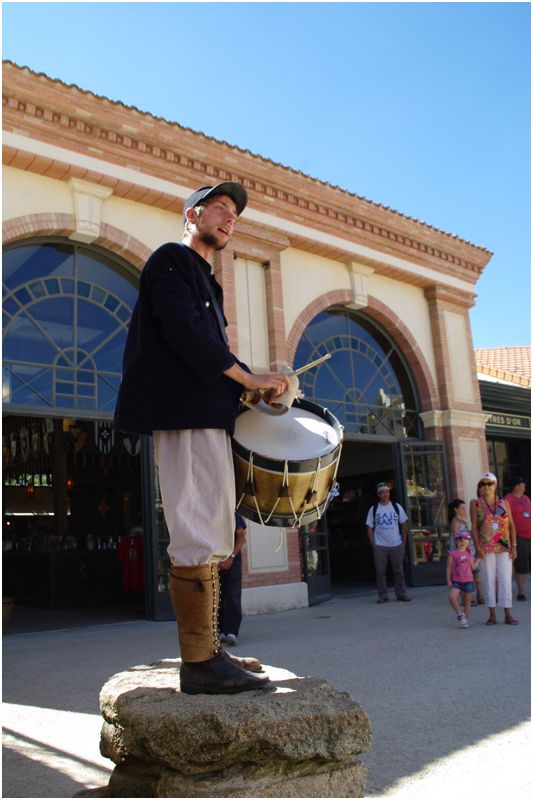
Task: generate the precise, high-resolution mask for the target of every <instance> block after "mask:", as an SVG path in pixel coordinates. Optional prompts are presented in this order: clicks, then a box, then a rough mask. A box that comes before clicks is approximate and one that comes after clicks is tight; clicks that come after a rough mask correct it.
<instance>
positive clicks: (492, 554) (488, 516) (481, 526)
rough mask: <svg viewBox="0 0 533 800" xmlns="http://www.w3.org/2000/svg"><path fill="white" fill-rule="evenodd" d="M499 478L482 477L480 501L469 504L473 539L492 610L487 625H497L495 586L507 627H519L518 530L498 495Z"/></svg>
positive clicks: (478, 498)
mask: <svg viewBox="0 0 533 800" xmlns="http://www.w3.org/2000/svg"><path fill="white" fill-rule="evenodd" d="M497 483H498V481H497V478H496V475H494V474H493V473H492V472H486V473H485V474H484V475H482V477H481V479H480V481H479V483H478V497H477V499H474V500H471V501H470V518H471V520H472V536H473V537H474V544H475V546H476V554H477V556H478V558H481V574H482V576H483V585H484V587H485V593H486V596H487V604H488V606H489V618H488V620H487V621H486V623H485V624H486V625H495V624H496V585H497V586H498V605H499V606H500V608H503V610H504V615H505V616H504V622H505V624H506V625H518V622H517V620H516V619H514V618H513V616H512V615H511V608H512V605H513V592H512V577H513V560H514V559H515V558H516V552H517V551H516V530H515V527H514V523H513V515H512V513H511V509H510V508H509V505H508V504H507V502H506V501H505V500H500V498H499V497H498V495H497V492H496V487H497Z"/></svg>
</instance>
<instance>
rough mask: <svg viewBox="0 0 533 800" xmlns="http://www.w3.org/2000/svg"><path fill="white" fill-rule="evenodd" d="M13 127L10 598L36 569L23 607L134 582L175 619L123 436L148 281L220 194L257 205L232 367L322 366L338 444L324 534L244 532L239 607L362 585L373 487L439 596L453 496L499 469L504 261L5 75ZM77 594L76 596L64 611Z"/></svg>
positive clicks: (132, 114) (230, 268)
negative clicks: (485, 314)
mask: <svg viewBox="0 0 533 800" xmlns="http://www.w3.org/2000/svg"><path fill="white" fill-rule="evenodd" d="M3 109H4V116H3V126H4V139H3V159H4V160H3V163H4V175H3V180H4V206H3V214H4V219H3V241H4V383H3V401H4V405H3V413H4V429H3V454H4V475H5V477H4V498H5V504H4V512H5V513H4V536H6V534H7V541H8V542H11V543H12V544H11V545H9V544H8V551H9V552H8V554H7V555H8V556H9V558H7V559H5V562H6V561H7V562H8V563H7V567H6V569H8V580H9V576H10V575H11V576H14V575H15V574H19V573H18V572H17V570H18V571H20V572H21V573H24V570H26V572H25V573H24V574H28V573H27V570H28V565H29V563H30V562H31V565H32V567H31V568H32V570H34V574H35V576H36V577H35V580H36V581H38V582H39V581H40V582H41V584H43V587H44V588H41V589H40V590H39V591H38V592H37V590H33V589H31V588H30V587H27V589H26V590H25V596H26V599H27V600H28V602H30V601H31V600H32V597H33V600H34V601H35V597H34V596H33V595H35V596H36V595H37V594H38V599H39V602H41V603H42V604H50V603H53V602H55V603H56V604H61V603H63V604H68V603H69V602H70V603H71V604H72V602H73V601H74V600H75V601H76V602H80V603H82V602H90V601H91V599H94V598H95V597H97V596H101V598H102V602H104V601H107V600H108V599H109V598H111V597H119V595H120V596H123V592H124V591H126V589H125V587H126V586H130V589H129V590H130V591H136V589H135V588H133V589H131V586H133V587H135V586H136V587H137V590H140V589H139V587H140V586H141V584H142V588H143V591H144V592H145V596H146V598H145V599H146V607H147V611H148V615H149V616H150V617H155V618H162V617H164V616H165V614H167V613H168V611H169V606H168V597H167V592H166V560H165V527H164V521H163V518H162V511H161V505H160V500H159V497H158V491H157V479H156V475H155V468H154V464H153V454H152V451H151V440H150V438H149V437H148V438H146V439H145V438H142V439H138V440H137V439H136V437H131V436H130V437H124V436H122V435H121V434H119V433H114V432H113V431H112V430H111V427H110V421H111V419H112V416H113V408H114V401H115V398H116V391H117V388H118V384H119V381H120V365H121V355H122V349H123V346H124V341H125V336H126V332H127V326H128V322H129V317H130V315H131V309H132V307H133V304H134V302H135V296H136V286H137V283H138V277H139V272H140V270H141V269H142V266H143V264H144V263H145V261H146V259H147V257H148V256H149V255H150V253H151V252H152V251H153V250H154V249H155V248H156V247H158V246H159V245H161V244H162V243H164V242H166V241H176V240H179V239H180V238H181V232H182V222H181V210H182V205H183V200H184V199H185V198H186V197H187V196H188V195H189V194H190V193H191V191H192V190H194V189H195V188H197V187H198V186H203V185H211V184H215V183H218V182H220V181H224V180H235V181H239V182H240V183H242V184H243V185H244V186H245V187H246V189H247V191H248V195H249V205H248V207H247V209H246V211H245V212H244V214H243V215H242V217H241V218H240V219H239V221H238V224H237V226H236V230H235V234H234V237H233V238H232V240H231V242H230V244H229V245H228V246H227V248H226V249H225V250H223V251H222V252H220V253H218V254H216V256H215V257H214V263H213V269H214V272H215V274H216V277H217V279H218V280H219V282H220V283H221V284H222V287H223V290H224V296H225V311H226V316H227V318H228V320H229V328H228V335H229V340H230V345H231V348H232V350H233V352H235V353H236V354H237V355H238V356H239V358H241V359H242V360H243V361H245V362H247V363H248V364H249V365H250V367H252V368H253V369H254V370H265V369H277V368H280V367H281V366H282V365H284V364H289V365H291V366H294V367H299V366H302V365H304V364H306V363H309V362H310V361H312V360H313V359H314V358H317V357H318V356H320V355H322V354H324V353H326V352H328V353H330V355H331V358H330V359H329V361H327V362H326V363H324V364H322V365H320V366H319V367H317V368H315V369H313V370H310V371H309V372H307V373H304V374H303V375H302V377H301V388H302V389H303V391H304V394H305V396H306V397H307V398H308V399H310V400H313V401H315V402H316V403H318V404H319V405H320V406H321V407H323V408H328V409H329V410H330V411H331V412H332V413H333V414H334V415H335V416H336V417H337V418H338V419H339V421H340V423H341V424H342V425H343V426H344V440H345V441H344V447H343V453H342V456H341V459H340V465H339V470H338V475H337V478H338V482H339V491H338V496H337V497H335V498H334V500H333V501H332V503H331V505H330V508H329V510H328V512H327V514H326V516H325V517H324V518H322V519H321V520H319V521H318V522H317V523H316V524H314V525H310V526H304V527H302V528H300V529H298V528H288V529H279V528H273V527H262V526H261V525H258V524H256V523H254V522H250V523H249V531H248V540H247V546H246V552H245V558H244V605H245V608H246V609H247V611H248V612H254V611H262V610H274V609H279V608H293V607H298V606H302V605H307V604H308V602H317V601H318V600H320V599H321V598H322V597H326V596H329V595H328V592H330V591H331V584H332V583H333V584H334V585H337V586H342V585H343V583H349V582H351V581H360V582H365V581H370V580H371V579H372V564H371V559H370V550H369V547H368V544H367V542H366V532H365V526H364V519H365V518H366V511H367V508H368V507H369V505H371V504H372V503H373V502H374V498H375V483H376V482H377V480H383V479H385V480H389V481H390V482H391V484H392V485H393V487H394V490H395V496H396V499H397V500H399V501H400V502H402V503H403V504H404V505H405V506H406V508H407V510H408V513H409V519H410V525H411V530H410V539H409V576H410V581H411V583H413V584H417V583H424V582H425V583H427V582H433V581H440V580H442V575H443V559H444V555H445V543H446V536H447V520H446V506H447V502H448V499H449V498H450V497H455V496H465V497H471V496H473V492H474V490H475V485H476V482H477V480H478V477H479V475H480V474H481V473H482V472H483V471H484V470H486V469H487V468H488V466H489V461H488V454H487V447H486V441H485V423H486V421H487V418H488V412H487V411H485V410H484V408H483V405H482V400H481V396H480V388H479V383H478V380H477V367H476V362H475V358H474V350H473V344H472V335H471V328H470V320H469V309H470V308H471V307H472V305H473V304H474V302H475V287H476V282H477V280H478V279H479V276H480V275H481V272H482V270H483V269H484V267H485V266H486V265H487V263H488V261H489V260H490V256H491V254H490V252H489V251H488V250H486V249H484V248H482V247H478V246H475V245H473V244H471V243H469V242H466V241H464V240H462V239H460V238H458V237H456V236H453V235H451V234H448V233H445V232H442V231H440V230H437V229H436V228H434V227H432V226H430V225H427V224H425V223H423V222H421V221H418V220H415V219H411V218H409V217H407V216H405V215H403V214H401V213H398V212H396V211H393V210H391V209H389V208H385V207H383V206H381V205H379V204H377V203H373V202H370V201H368V200H366V199H364V198H361V197H358V196H356V195H353V194H350V193H348V192H346V191H343V190H342V189H340V188H338V187H335V186H331V185H329V184H327V183H324V182H321V181H318V180H315V179H313V178H311V177H309V176H306V175H304V174H302V173H300V172H297V171H295V170H292V169H290V168H289V167H286V166H283V165H281V164H276V163H273V162H272V161H270V160H268V159H266V158H263V157H261V156H259V155H254V154H252V153H251V152H249V151H247V150H242V149H239V148H237V147H235V146H232V145H230V144H228V143H226V142H220V141H217V140H215V139H212V138H209V137H208V136H205V135H204V134H202V133H199V132H196V131H192V130H189V129H186V128H183V127H182V126H180V125H179V124H177V123H175V122H170V121H167V120H164V119H161V118H156V117H154V116H152V115H150V114H148V113H145V112H142V111H140V110H138V109H137V108H133V107H127V106H125V105H123V104H122V103H119V102H112V101H110V100H108V99H107V98H105V97H99V96H96V95H94V94H92V93H90V92H87V91H84V90H83V89H81V88H79V87H77V86H68V85H66V84H64V83H62V82H61V81H58V80H54V79H51V78H49V77H48V76H46V75H42V74H36V73H34V72H32V71H30V70H29V69H27V68H21V67H19V66H17V65H15V64H12V63H10V62H6V63H4V93H3ZM141 531H142V532H141ZM136 537H137V538H136ZM141 561H142V562H143V563H144V573H143V574H144V576H145V580H144V583H143V581H142V580H141V577H140V574H141V573H140V571H139V570H140V563H141ZM117 563H118V564H119V566H120V570H119V571H120V579H121V581H122V584H121V586H120V587H118V588H117V586H116V581H117V569H118V568H117ZM54 570H55V571H54ZM136 570H137V572H136ZM44 572H46V575H47V576H48V577H47V581H48V583H47V584H46V587H45V586H44V584H45V583H46V581H44V578H43V574H44ZM137 573H138V574H137ZM59 575H61V576H62V577H61V580H60V579H59V578H58V576H59ZM50 576H52V577H50ZM80 576H81V578H80ZM65 581H66V582H67V583H69V581H70V583H71V584H72V588H71V590H70V592H71V597H70V600H69V599H68V598H67V597H66V594H68V592H67V590H65V591H64V592H63V595H65V596H63V597H62V598H59V599H58V598H56V600H51V599H50V597H51V595H52V594H54V591H55V589H57V584H58V583H60V582H63V583H64V582H65ZM136 581H137V582H136ZM82 584H83V585H82ZM51 587H55V588H51ZM110 587H111V588H110ZM32 591H33V595H32ZM76 592H77V594H76ZM65 593H66V594H65ZM113 593H114V594H113ZM121 593H122V594H121ZM74 595H75V598H74ZM73 598H74V600H73ZM76 598H77V599H76Z"/></svg>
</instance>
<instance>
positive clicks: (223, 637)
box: [220, 633, 229, 644]
mask: <svg viewBox="0 0 533 800" xmlns="http://www.w3.org/2000/svg"><path fill="white" fill-rule="evenodd" d="M220 641H221V642H223V643H224V644H227V643H228V641H229V640H228V637H227V636H226V634H225V633H221V634H220Z"/></svg>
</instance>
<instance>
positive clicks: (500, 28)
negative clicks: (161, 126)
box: [3, 2, 531, 347]
mask: <svg viewBox="0 0 533 800" xmlns="http://www.w3.org/2000/svg"><path fill="white" fill-rule="evenodd" d="M3 39H4V41H3V57H4V58H7V59H10V60H12V61H15V62H16V63H17V64H20V65H26V66H29V67H31V68H32V69H34V70H37V71H43V72H45V73H46V74H48V75H50V76H51V77H54V78H60V79H61V80H63V81H66V82H67V83H76V84H78V85H79V86H80V87H82V88H84V89H89V90H91V91H94V92H96V93H98V94H102V95H105V96H107V97H109V98H111V99H113V100H120V101H122V102H124V103H126V104H131V105H135V106H137V107H138V108H140V109H142V110H143V111H148V112H151V113H153V114H156V115H160V116H162V117H165V118H166V119H169V120H173V121H176V122H179V123H180V124H182V125H185V126H188V127H191V128H193V129H195V130H199V131H202V132H204V133H205V134H207V135H209V136H213V137H215V138H218V139H224V140H226V141H228V142H230V143H231V144H235V145H237V146H238V147H241V148H245V149H249V150H251V151H252V152H254V153H258V154H260V155H262V156H265V157H267V158H271V159H273V160H275V161H279V162H281V163H283V164H286V165H288V166H290V167H293V168H294V169H297V170H302V171H303V172H305V173H307V174H309V175H312V176H313V177H316V178H320V179H322V180H325V181H328V182H330V183H332V184H337V185H339V186H340V187H342V188H343V189H347V190H349V191H351V192H355V193H356V194H359V195H362V196H363V197H367V198H368V199H370V200H373V201H375V202H378V203H383V204H384V205H387V206H390V207H392V208H394V209H396V210H398V211H401V212H402V213H404V214H408V215H410V216H412V217H415V218H417V219H421V220H423V221H425V222H428V223H430V224H431V225H434V226H436V227H437V228H441V229H442V230H445V231H448V232H450V233H454V234H457V235H458V236H460V237H462V238H464V239H467V240H468V241H470V242H473V243H474V244H477V245H481V246H483V247H487V248H488V249H489V250H491V251H493V252H494V257H493V258H492V260H491V261H490V263H489V265H488V267H487V268H486V269H485V273H484V275H483V276H482V278H481V280H480V281H479V283H478V302H477V306H476V307H475V308H474V309H473V310H472V312H471V319H472V327H473V333H474V344H475V346H476V347H497V346H505V345H518V344H529V342H530V299H531V296H530V291H531V290H530V219H531V216H530V6H529V3H9V2H7V3H3Z"/></svg>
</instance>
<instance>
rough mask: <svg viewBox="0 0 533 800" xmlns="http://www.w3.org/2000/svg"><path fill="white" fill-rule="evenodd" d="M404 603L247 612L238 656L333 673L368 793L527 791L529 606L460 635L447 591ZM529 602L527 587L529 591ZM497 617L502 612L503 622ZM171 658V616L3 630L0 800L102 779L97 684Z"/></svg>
mask: <svg viewBox="0 0 533 800" xmlns="http://www.w3.org/2000/svg"><path fill="white" fill-rule="evenodd" d="M411 594H412V597H413V602H412V603H405V604H404V603H397V602H390V603H388V604H387V605H376V603H375V596H374V595H371V596H370V595H366V596H352V597H335V598H334V599H333V600H331V601H329V602H327V603H324V604H322V605H319V606H314V607H312V608H307V609H300V610H296V611H285V612H280V613H277V614H266V615H262V616H257V617H247V618H246V619H245V620H244V623H243V628H242V631H241V634H242V635H241V639H240V643H239V645H238V646H237V648H235V652H236V653H237V654H240V655H246V654H251V655H255V656H257V657H258V658H260V659H261V660H263V662H264V663H266V664H271V665H275V666H278V667H284V668H286V669H289V670H291V671H292V672H294V673H296V674H298V675H314V676H317V677H324V678H327V679H328V680H330V681H331V682H332V683H333V684H334V685H335V686H336V687H337V688H338V689H340V690H344V691H348V692H349V693H350V694H351V695H352V697H353V698H354V699H356V700H358V701H359V702H361V703H362V704H363V705H364V706H365V707H366V709H367V711H368V713H369V715H370V719H371V720H372V725H373V731H374V735H373V744H372V748H371V750H370V752H369V753H367V754H366V755H365V756H364V757H363V760H364V761H365V763H366V765H367V767H368V770H369V778H368V786H367V796H369V797H372V798H381V797H383V798H385V797H386V798H397V800H419V798H420V800H422V798H424V800H427V798H439V797H444V796H446V797H450V796H454V795H455V796H456V797H457V798H458V797H465V798H474V797H482V798H483V800H489V799H490V798H495V799H496V798H498V800H500V798H502V797H506V796H509V797H512V798H513V800H522V798H524V800H525V798H529V797H530V796H531V789H532V785H531V769H530V763H531V742H530V722H529V718H530V708H531V704H530V686H531V680H530V664H531V661H530V603H529V601H528V602H527V603H516V605H515V609H514V613H515V616H516V617H517V618H518V619H519V621H520V625H518V626H517V627H511V626H508V625H503V624H499V625H496V626H494V627H486V626H485V625H484V624H483V622H484V619H485V618H486V608H485V607H484V606H480V607H477V608H474V609H473V620H472V622H473V624H472V627H471V628H470V629H469V630H460V629H458V628H457V627H456V623H455V621H454V618H453V616H452V613H451V611H450V609H449V608H448V606H447V601H446V590H445V589H444V587H427V588H418V589H412V590H411ZM528 597H529V586H528ZM501 618H502V615H501V614H500V620H501ZM176 655H177V645H176V634H175V627H174V624H173V623H169V622H160V623H155V622H145V621H134V622H122V623H113V624H110V625H102V624H99V625H94V626H90V627H86V628H81V629H80V628H76V629H67V630H54V631H48V632H45V633H33V634H31V633H24V634H20V635H10V636H5V637H4V694H3V699H4V726H5V727H4V769H3V792H2V796H3V797H27V798H31V797H72V796H73V795H74V794H75V792H77V791H79V790H80V789H82V788H89V787H95V786H101V785H103V784H105V783H107V777H108V775H109V772H110V771H111V769H112V764H111V763H110V762H109V761H108V760H107V759H104V758H102V757H101V756H100V755H99V751H98V742H99V730H100V724H101V720H100V717H99V712H98V693H99V690H100V688H101V686H102V684H103V683H104V682H105V681H106V679H107V678H109V677H110V676H111V675H112V674H114V673H115V672H119V671H120V670H122V669H124V668H126V667H129V666H132V665H134V664H142V663H148V662H151V661H156V660H158V659H161V658H169V657H170V658H174V657H176Z"/></svg>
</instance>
